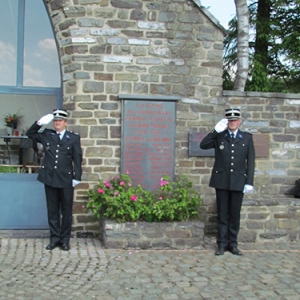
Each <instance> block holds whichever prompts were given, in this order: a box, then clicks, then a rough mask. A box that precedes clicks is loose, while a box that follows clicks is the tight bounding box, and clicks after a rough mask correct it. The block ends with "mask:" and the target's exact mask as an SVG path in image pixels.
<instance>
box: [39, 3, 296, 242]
mask: <svg viewBox="0 0 300 300" xmlns="http://www.w3.org/2000/svg"><path fill="white" fill-rule="evenodd" d="M45 4H46V7H47V9H48V13H49V16H50V19H51V22H52V24H53V28H54V32H55V37H56V41H57V45H58V49H59V55H60V62H61V71H62V77H63V100H62V105H63V107H64V108H65V109H67V110H68V111H69V112H70V118H69V128H70V129H72V130H74V131H77V132H79V133H80V135H81V138H82V148H83V155H84V162H83V170H84V174H83V178H82V180H83V182H82V183H81V184H80V185H79V186H78V187H77V188H76V190H75V196H76V197H75V204H74V226H73V231H74V234H76V235H77V236H84V235H87V234H97V232H98V227H99V225H98V222H97V221H96V220H95V219H94V218H93V217H92V216H91V214H90V213H88V212H87V211H86V209H85V204H86V201H87V197H86V190H87V189H88V188H89V187H91V186H92V185H93V184H94V183H95V182H97V180H99V179H100V178H105V179H108V178H110V177H111V176H113V175H116V174H119V173H120V160H121V151H120V148H121V101H120V99H119V95H120V94H133V95H149V94H151V95H152V96H154V95H157V96H165V95H172V96H178V97H180V101H179V103H177V106H176V110H177V119H176V153H175V154H176V155H175V162H174V163H175V175H180V174H186V175H188V177H189V178H190V179H191V180H192V182H193V184H194V187H195V188H196V189H197V190H198V191H199V193H200V194H201V196H202V199H203V201H204V206H203V209H202V211H201V217H202V220H203V221H205V223H206V227H207V232H214V227H215V225H214V224H215V223H214V218H215V199H214V190H213V189H211V188H209V187H208V180H209V177H210V172H211V167H212V165H213V158H212V157H205V156H204V157H203V156H201V157H199V156H190V155H189V147H190V144H189V134H190V133H206V132H207V131H208V130H210V129H211V128H213V126H214V125H215V123H216V122H218V121H219V120H220V119H221V118H223V112H224V109H225V108H227V107H231V106H237V107H240V108H241V110H242V112H243V119H244V121H243V125H242V129H244V130H248V131H250V132H252V133H253V134H254V135H262V134H263V141H265V142H263V143H262V145H260V148H261V149H264V150H265V151H266V154H265V156H262V157H258V158H257V161H256V176H255V190H256V192H255V193H254V194H252V195H249V196H247V197H246V199H245V203H244V207H243V212H242V213H243V216H242V230H241V238H242V239H243V240H250V241H256V240H263V239H264V240H265V239H270V238H271V239H274V238H280V239H290V240H293V239H299V238H300V236H299V229H298V227H299V219H300V218H299V217H300V211H299V209H298V207H299V202H297V201H296V199H294V198H293V197H292V195H291V190H292V188H293V186H294V182H295V180H296V179H297V178H298V175H299V156H300V152H299V148H300V141H299V135H298V131H299V127H300V122H299V110H300V97H299V95H283V94H266V93H243V92H229V91H222V54H223V38H224V35H225V34H226V31H225V30H224V28H223V27H222V26H221V25H220V24H219V22H218V21H217V20H216V19H215V18H214V17H213V16H212V15H211V14H210V13H209V12H208V11H207V10H206V9H205V8H204V7H202V6H201V1H199V0H193V1H190V0H176V1H173V0H172V1H171V0H152V1H149V0H135V1H134V0H71V1H70V0H68V1H67V0H46V1H45Z"/></svg>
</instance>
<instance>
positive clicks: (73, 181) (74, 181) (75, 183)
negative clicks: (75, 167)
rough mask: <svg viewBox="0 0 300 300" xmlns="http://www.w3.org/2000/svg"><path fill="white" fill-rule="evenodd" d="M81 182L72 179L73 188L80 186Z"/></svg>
mask: <svg viewBox="0 0 300 300" xmlns="http://www.w3.org/2000/svg"><path fill="white" fill-rule="evenodd" d="M79 183H80V181H79V180H75V179H72V186H73V187H75V186H76V185H77V184H79Z"/></svg>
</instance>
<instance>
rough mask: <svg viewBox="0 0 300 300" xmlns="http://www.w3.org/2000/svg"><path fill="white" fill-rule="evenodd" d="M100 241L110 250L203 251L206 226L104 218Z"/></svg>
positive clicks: (195, 223) (195, 222)
mask: <svg viewBox="0 0 300 300" xmlns="http://www.w3.org/2000/svg"><path fill="white" fill-rule="evenodd" d="M100 241H101V243H102V246H103V247H105V248H108V249H157V250H159V249H178V250H180V249H200V250H201V249H203V244H204V223H202V222H200V221H189V222H125V223H118V222H114V221H111V220H107V219H105V218H104V217H103V218H100Z"/></svg>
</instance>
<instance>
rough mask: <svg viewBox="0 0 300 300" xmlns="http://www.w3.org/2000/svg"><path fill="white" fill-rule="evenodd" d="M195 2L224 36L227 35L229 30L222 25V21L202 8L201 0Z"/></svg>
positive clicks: (194, 0)
mask: <svg viewBox="0 0 300 300" xmlns="http://www.w3.org/2000/svg"><path fill="white" fill-rule="evenodd" d="M193 2H194V3H195V4H196V5H197V6H198V7H199V8H200V9H201V11H202V12H203V13H204V14H205V15H206V16H207V17H208V18H209V19H210V20H211V21H212V22H213V23H214V24H215V25H216V26H217V27H218V28H219V29H220V30H221V31H222V33H223V34H224V35H227V34H228V32H227V30H226V29H225V28H224V27H223V26H222V25H221V23H220V21H219V20H218V19H217V18H216V17H214V15H213V14H211V13H210V12H209V10H208V9H206V8H205V7H204V6H202V4H201V1H200V0H193Z"/></svg>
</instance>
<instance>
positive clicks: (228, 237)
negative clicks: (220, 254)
mask: <svg viewBox="0 0 300 300" xmlns="http://www.w3.org/2000/svg"><path fill="white" fill-rule="evenodd" d="M216 196H217V228H218V234H217V245H218V247H222V248H225V249H226V248H228V247H231V248H234V247H237V235H238V233H239V230H240V212H241V207H242V202H243V197H244V193H243V192H239V191H229V190H221V189H216Z"/></svg>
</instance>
